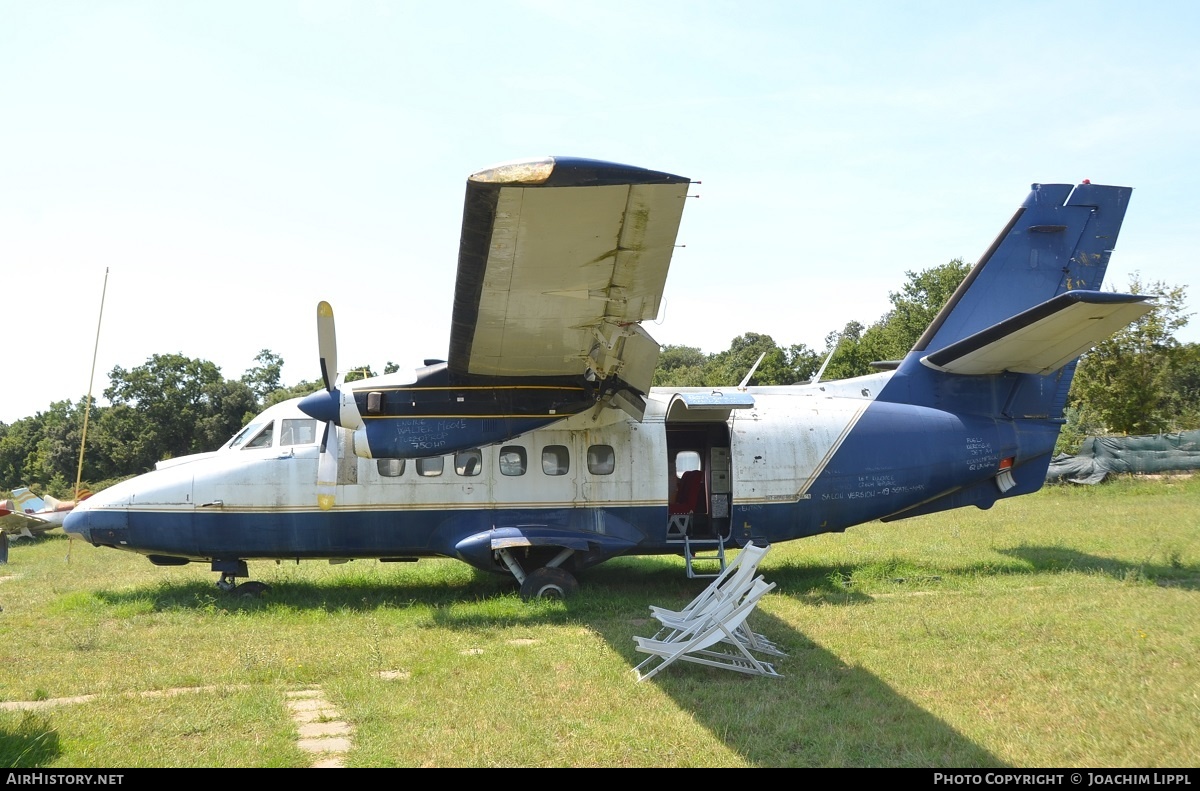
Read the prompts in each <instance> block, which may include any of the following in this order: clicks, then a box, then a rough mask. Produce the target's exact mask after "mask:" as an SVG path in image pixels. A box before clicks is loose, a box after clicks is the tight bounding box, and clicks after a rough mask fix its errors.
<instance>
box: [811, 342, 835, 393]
mask: <svg viewBox="0 0 1200 791" xmlns="http://www.w3.org/2000/svg"><path fill="white" fill-rule="evenodd" d="M841 341H842V336H840V335H839V336H838V339H837V343H834V344H833V348H832V349H830V350H829V354H827V355H825V362H823V363H821V367H820V368H818V369H817V373H816V375H815V376H814V377H813V378H812V381H810V382H809V384H810V385H815V384H816V383H817V382H819V381H821V374H823V373H825V366H827V365H829V361H830V360H832V359H833V355H834V353H835V352H837V350H838V346H839V345H840V344H841Z"/></svg>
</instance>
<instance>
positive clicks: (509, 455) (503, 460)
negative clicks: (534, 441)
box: [500, 445, 528, 475]
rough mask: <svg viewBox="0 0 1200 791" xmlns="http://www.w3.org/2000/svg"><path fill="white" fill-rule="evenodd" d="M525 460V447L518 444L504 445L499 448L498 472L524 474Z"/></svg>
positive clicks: (502, 473)
mask: <svg viewBox="0 0 1200 791" xmlns="http://www.w3.org/2000/svg"><path fill="white" fill-rule="evenodd" d="M527 461H528V460H527V458H526V456H525V449H524V448H522V447H521V446H520V445H505V446H504V447H503V448H501V449H500V474H501V475H524V474H525V466H526V464H527Z"/></svg>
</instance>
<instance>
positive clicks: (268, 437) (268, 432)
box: [246, 420, 275, 448]
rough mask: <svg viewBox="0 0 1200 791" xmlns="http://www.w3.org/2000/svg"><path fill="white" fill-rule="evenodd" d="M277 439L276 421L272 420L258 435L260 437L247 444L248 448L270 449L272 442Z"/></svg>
mask: <svg viewBox="0 0 1200 791" xmlns="http://www.w3.org/2000/svg"><path fill="white" fill-rule="evenodd" d="M274 439H275V421H274V420H272V421H271V422H270V423H268V424H267V427H266V428H264V429H263V430H262V431H260V432H259V433H258V436H257V437H255V438H254V439H252V440H250V441H249V442H248V443H246V447H247V448H269V447H271V443H272V441H274Z"/></svg>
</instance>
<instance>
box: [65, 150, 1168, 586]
mask: <svg viewBox="0 0 1200 791" xmlns="http://www.w3.org/2000/svg"><path fill="white" fill-rule="evenodd" d="M689 184H690V180H689V179H687V178H684V177H681V176H676V175H671V174H669V173H662V172H656V171H650V170H644V169H641V168H636V167H630V166H625V165H617V164H613V163H607V162H600V161H595V160H587V159H576V158H565V157H554V158H546V159H537V160H526V161H520V162H512V163H506V164H503V165H499V166H496V167H493V168H489V169H486V170H483V171H480V172H478V173H475V174H473V175H472V176H470V177H469V178H468V180H467V187H466V201H465V209H464V217H463V225H462V235H461V241H460V253H459V261H458V276H457V282H456V286H455V295H454V308H453V317H452V324H451V336H450V347H449V353H448V355H447V357H446V359H445V360H444V361H442V360H428V361H426V364H425V366H424V367H422V368H420V369H418V370H416V371H414V372H409V373H394V374H388V375H385V376H379V377H374V378H370V379H363V380H360V381H355V382H345V381H343V380H342V379H341V378H340V377H339V376H338V368H337V357H336V342H335V337H334V335H335V333H334V322H333V311H332V309H331V307H330V306H329V304H328V303H325V302H322V303H321V304H320V305H319V306H318V309H317V327H318V345H319V350H320V361H321V371H322V376H323V379H324V384H325V387H324V389H321V390H318V391H317V392H315V393H313V394H311V395H309V396H307V397H305V398H303V399H297V400H294V401H289V402H286V403H283V404H279V405H276V406H274V407H271V408H270V409H267V410H266V411H264V412H263V413H262V414H261V415H259V416H258V417H256V418H255V419H254V420H253V421H251V423H250V424H249V425H248V426H246V427H245V428H244V429H243V430H242V431H240V432H239V433H238V434H237V435H236V436H235V437H233V438H232V439H231V440H230V441H229V442H228V443H227V444H226V445H225V446H223V447H222V448H220V449H219V450H217V451H214V452H211V453H205V454H199V455H197V456H189V457H185V458H180V459H173V460H170V461H168V462H163V463H160V464H159V465H158V468H157V469H156V470H154V471H152V472H150V473H147V474H145V475H142V476H139V477H137V478H134V479H131V480H129V481H125V482H123V483H120V484H118V485H116V486H113V487H111V488H109V489H107V490H104V491H101V492H98V493H96V494H95V495H93V496H92V497H91V498H89V499H88V500H86V501H85V502H83V503H81V504H80V505H79V506H77V507H76V508H75V510H74V511H72V512H71V514H70V515H69V516H68V517H67V519H66V524H65V526H64V529H65V530H66V531H67V532H68V533H71V534H74V535H77V536H79V537H80V538H82V539H83V540H86V541H88V542H90V543H92V544H94V545H96V546H107V547H114V548H117V549H124V550H129V551H133V552H139V553H142V554H144V555H146V556H147V557H148V558H149V559H150V561H151V562H153V563H155V564H158V565H165V566H170V565H178V564H185V563H191V562H204V563H211V568H212V570H213V571H214V572H217V573H218V574H220V575H221V576H220V578H219V582H218V585H219V586H220V587H221V588H222V589H223V590H235V591H238V592H242V593H259V592H261V591H262V590H264V589H265V587H266V586H264V585H263V584H262V583H259V582H256V581H248V582H243V583H241V584H240V585H239V584H238V583H237V581H238V579H239V578H244V577H248V576H249V571H248V566H247V560H252V559H275V560H296V561H299V560H306V559H327V560H330V561H333V562H340V561H343V560H346V559H354V558H376V559H380V560H384V561H406V560H415V559H418V558H422V557H450V558H457V559H459V560H462V561H464V562H466V563H469V564H471V565H472V566H474V567H476V568H479V569H484V570H487V571H490V572H496V573H499V574H504V575H512V576H513V577H515V579H516V580H517V581H518V582H519V583H520V586H521V594H522V596H524V597H526V598H532V597H539V596H565V595H568V594H570V593H572V592H573V591H575V590H576V589H577V587H578V581H577V577H576V575H577V574H578V573H579V572H581V571H583V570H586V569H588V568H589V567H592V566H595V565H596V564H599V563H602V562H604V561H606V560H609V559H612V558H615V557H619V556H628V555H649V554H678V555H680V556H682V557H684V558H685V559H687V564H686V568H687V569H688V572H689V574H693V573H694V567H693V565H692V561H693V559H696V558H697V557H701V556H704V555H701V554H700V553H704V552H710V551H711V552H713V553H715V557H717V558H718V559H720V560H721V561H722V562H723V558H724V552H725V550H727V549H737V548H740V547H742V546H744V545H745V544H746V543H747V542H750V541H753V542H754V543H756V544H770V543H773V542H781V541H789V540H792V539H798V538H803V537H806V536H812V535H816V534H819V533H826V532H833V531H843V530H845V529H846V528H848V527H850V526H852V525H856V524H861V523H864V522H868V521H872V520H885V521H887V520H894V519H902V518H906V517H913V516H918V515H921V514H929V513H933V512H935V511H943V510H946V509H950V508H958V507H962V506H971V505H973V506H976V507H979V508H989V507H990V506H991V505H992V504H994V503H995V502H996V501H997V500H999V499H1001V498H1006V497H1014V496H1016V495H1021V494H1026V493H1029V492H1033V491H1035V490H1037V489H1039V488H1040V487H1041V486H1042V483H1043V481H1044V480H1045V475H1046V469H1047V466H1048V464H1049V461H1050V457H1051V454H1052V452H1053V450H1054V445H1055V440H1056V438H1057V437H1058V433H1059V429H1060V427H1061V426H1062V424H1063V408H1064V404H1065V401H1066V397H1067V391H1068V389H1069V387H1070V384H1071V378H1072V375H1073V372H1074V370H1075V364H1076V361H1077V358H1078V356H1079V355H1080V354H1081V353H1082V352H1084V351H1087V350H1088V349H1090V348H1091V347H1092V346H1093V345H1095V344H1096V343H1097V342H1099V341H1100V340H1103V339H1104V338H1106V337H1108V336H1109V335H1110V334H1111V333H1113V332H1115V331H1117V330H1119V329H1120V328H1122V327H1124V326H1125V325H1126V324H1128V323H1129V322H1131V321H1134V320H1136V319H1137V318H1139V317H1140V316H1142V315H1144V314H1145V313H1146V312H1148V311H1149V310H1150V309H1151V308H1152V307H1153V303H1152V302H1151V301H1150V298H1149V297H1146V296H1142V295H1132V294H1118V293H1113V292H1102V291H1101V290H1100V288H1101V285H1102V282H1103V277H1104V273H1105V269H1106V267H1107V265H1108V262H1109V256H1110V254H1111V251H1112V249H1113V246H1114V244H1115V243H1116V239H1117V233H1118V231H1119V230H1120V227H1121V223H1122V220H1123V218H1124V215H1125V210H1126V207H1127V205H1128V202H1129V197H1130V194H1131V192H1132V190H1131V189H1130V188H1127V187H1115V186H1101V185H1097V184H1090V183H1087V182H1084V183H1081V184H1075V185H1071V184H1034V185H1033V187H1032V190H1031V191H1030V193H1029V195H1028V197H1026V199H1025V201H1024V202H1023V203H1022V204H1021V206H1020V207H1019V208H1018V210H1017V211H1016V214H1015V215H1014V216H1013V218H1012V219H1011V220H1010V221H1009V223H1008V224H1007V225H1006V226H1005V227H1004V229H1003V230H1002V231H1001V233H1000V235H999V237H998V238H997V239H996V240H995V242H994V243H993V244H992V245H991V247H990V248H989V249H988V250H987V251H986V252H985V254H984V255H983V256H982V258H980V260H979V262H978V263H977V264H976V265H975V266H974V267H973V269H972V270H971V271H970V273H969V274H968V276H967V278H966V280H965V281H964V282H963V283H962V285H961V286H960V287H959V289H958V290H957V291H956V292H955V293H954V295H953V296H952V297H951V299H950V300H949V302H948V303H947V304H946V305H945V307H944V308H943V309H942V310H941V312H940V313H939V314H938V316H937V317H936V319H935V320H934V322H933V323H932V325H931V326H930V327H929V328H928V329H927V330H926V331H925V333H924V335H922V337H921V338H920V340H919V341H918V342H917V344H916V345H915V346H914V347H913V349H912V350H911V351H910V352H909V353H908V354H907V355H906V356H905V357H904V359H902V360H898V361H892V362H890V363H881V364H879V366H878V367H879V368H880V370H879V372H878V373H875V374H871V375H868V376H863V377H859V378H854V379H847V380H842V381H831V382H819V381H818V382H815V383H811V384H798V385H791V386H773V387H756V386H753V385H750V384H748V382H749V376H748V377H747V380H746V381H745V382H743V384H742V385H738V386H730V387H719V388H675V387H667V388H652V387H651V386H650V385H651V380H652V377H653V372H654V368H655V365H656V363H657V359H658V354H659V350H660V347H659V345H658V344H657V343H656V342H655V341H654V340H653V339H652V338H651V337H650V335H649V334H648V333H647V332H646V330H645V329H643V328H642V326H641V323H642V322H643V321H645V320H646V319H652V318H654V317H655V316H656V315H657V314H658V310H659V304H660V301H661V299H662V295H663V291H664V287H665V284H666V278H667V271H668V267H669V264H670V261H671V257H672V252H673V250H674V247H675V240H676V234H677V231H678V228H679V222H680V217H681V214H682V212H683V207H684V203H685V201H686V196H687V190H688V186H689ZM707 557H709V558H711V557H713V555H707ZM694 576H703V575H700V574H698V573H694Z"/></svg>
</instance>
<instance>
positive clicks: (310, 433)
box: [279, 417, 317, 447]
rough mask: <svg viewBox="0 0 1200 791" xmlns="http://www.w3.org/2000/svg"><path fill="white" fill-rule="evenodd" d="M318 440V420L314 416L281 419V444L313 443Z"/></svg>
mask: <svg viewBox="0 0 1200 791" xmlns="http://www.w3.org/2000/svg"><path fill="white" fill-rule="evenodd" d="M316 441H317V421H316V420H314V419H313V418H311V417H306V418H286V419H284V420H282V421H280V431H279V444H280V445H282V446H284V447H286V446H288V445H312V444H313V443H315V442H316Z"/></svg>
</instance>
